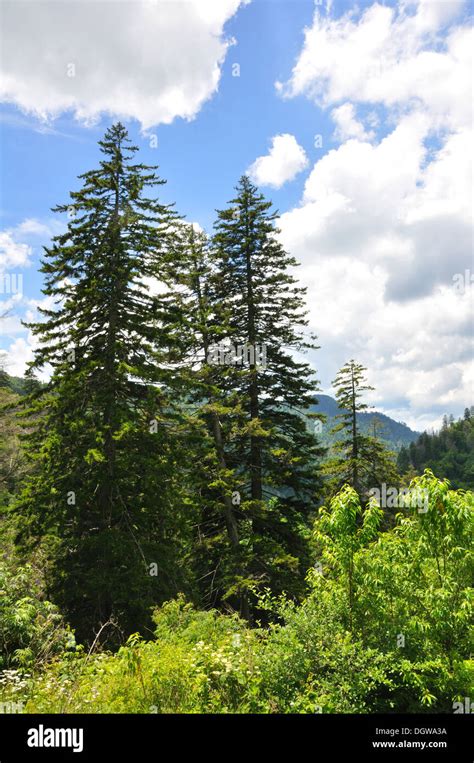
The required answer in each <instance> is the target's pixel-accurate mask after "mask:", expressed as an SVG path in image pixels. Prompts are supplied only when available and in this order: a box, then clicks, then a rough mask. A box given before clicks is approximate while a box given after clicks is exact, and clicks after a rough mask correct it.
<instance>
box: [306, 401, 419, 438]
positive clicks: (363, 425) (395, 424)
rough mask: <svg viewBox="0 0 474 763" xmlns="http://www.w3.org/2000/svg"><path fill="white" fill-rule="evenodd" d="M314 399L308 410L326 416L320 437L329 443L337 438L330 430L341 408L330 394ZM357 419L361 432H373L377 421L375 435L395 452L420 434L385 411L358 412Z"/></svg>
mask: <svg viewBox="0 0 474 763" xmlns="http://www.w3.org/2000/svg"><path fill="white" fill-rule="evenodd" d="M316 399H317V401H318V403H317V405H312V406H310V408H309V410H310V411H311V412H312V413H324V414H325V415H326V416H327V421H326V422H325V424H324V425H323V428H322V432H321V434H320V439H321V440H322V442H323V444H325V445H331V444H332V443H333V442H334V440H335V439H337V435H334V434H332V433H331V431H330V430H331V429H332V428H333V427H334V426H335V425H336V423H337V422H336V420H335V417H336V415H337V414H339V413H342V410H341V408H339V406H338V404H337V401H336V400H335V399H334V398H333V397H331V396H330V395H316ZM357 420H358V423H359V426H360V429H361V431H362V432H363V434H373V428H374V422H376V421H377V422H379V426H378V427H377V436H378V437H379V438H380V439H381V440H384V441H385V442H386V443H387V445H388V446H389V447H390V449H391V450H393V451H396V452H397V451H399V450H400V448H401V447H402V446H407V445H409V444H410V443H411V442H415V441H416V440H417V439H418V437H419V436H420V432H414V431H413V430H412V429H410V427H408V426H407V425H406V424H404V423H403V422H402V421H395V419H392V418H390V416H387V415H386V414H385V413H379V412H378V411H367V412H366V413H358V414H357Z"/></svg>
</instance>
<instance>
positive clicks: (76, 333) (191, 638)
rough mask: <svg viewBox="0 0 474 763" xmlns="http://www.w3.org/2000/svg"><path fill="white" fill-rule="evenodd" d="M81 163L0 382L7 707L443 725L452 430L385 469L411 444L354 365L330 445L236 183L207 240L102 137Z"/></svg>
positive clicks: (115, 134)
mask: <svg viewBox="0 0 474 763" xmlns="http://www.w3.org/2000/svg"><path fill="white" fill-rule="evenodd" d="M99 147H100V151H101V157H102V158H101V160H100V161H99V162H98V164H97V167H96V168H95V169H91V170H88V171H86V172H84V174H83V175H81V177H80V187H79V189H78V190H75V191H73V192H72V193H71V195H70V199H69V200H63V202H62V203H61V204H60V205H59V206H58V207H57V208H56V210H55V211H56V212H57V213H58V214H59V215H62V216H63V218H62V219H64V220H65V223H64V232H61V233H59V234H57V235H56V236H54V237H53V239H52V241H51V243H50V244H49V245H48V246H46V247H45V249H44V257H43V261H42V269H41V272H42V274H43V276H44V287H43V291H44V295H45V297H48V298H49V300H48V304H49V307H48V308H43V309H41V311H40V315H41V317H40V319H39V320H36V321H32V322H31V323H29V324H28V328H29V329H30V331H31V332H32V335H33V336H34V338H35V341H36V345H35V346H36V349H35V353H34V359H33V360H32V361H31V363H29V365H28V370H27V372H26V374H25V378H24V379H23V380H18V379H13V380H12V379H11V378H9V377H8V375H7V374H6V373H3V374H2V377H1V378H0V414H1V415H0V433H1V441H0V542H1V557H0V591H1V593H2V597H1V600H0V671H1V672H0V692H1V701H2V702H3V703H13V704H15V703H16V704H18V706H19V707H20V708H21V709H22V710H24V711H26V712H41V713H43V712H98V713H102V712H140V713H153V712H222V713H227V712H263V713H275V712H284V713H291V712H308V713H315V712H324V713H333V712H347V713H353V712H383V711H390V712H391V711H395V712H415V711H420V710H421V711H427V712H430V711H431V712H432V711H438V712H451V711H452V708H453V706H454V704H453V703H456V702H458V701H459V700H460V698H461V699H462V698H464V697H466V696H469V691H470V686H471V682H472V674H473V671H472V668H473V663H472V660H471V659H470V654H471V649H472V646H471V643H470V617H471V612H472V610H471V604H470V590H471V589H470V585H471V580H472V572H473V564H472V561H473V558H472V508H473V498H474V496H473V494H472V492H466V491H464V490H453V489H452V486H451V485H450V484H449V482H448V481H447V480H446V479H445V477H449V476H450V474H449V469H451V465H452V463H455V464H456V468H459V469H462V475H463V480H464V481H465V482H467V481H468V477H469V474H470V471H469V470H470V469H471V466H469V461H470V459H471V458H472V419H471V417H470V414H469V416H467V418H466V419H465V420H464V421H462V422H459V423H456V424H453V425H451V426H447V427H446V428H445V429H443V431H442V432H441V433H440V434H439V435H438V436H432V437H430V436H428V435H426V436H425V435H424V436H423V437H424V438H425V439H424V440H423V443H424V448H425V450H424V451H422V450H421V444H420V443H421V438H420V440H419V441H418V442H417V444H416V445H415V444H411V445H410V450H409V451H408V452H409V456H410V458H413V461H412V466H413V467H414V468H415V469H417V470H419V471H420V473H419V474H418V476H417V475H416V474H415V473H414V472H413V470H411V471H410V468H409V467H410V464H407V465H404V468H401V467H400V469H397V463H396V456H395V453H394V452H393V450H392V449H391V448H390V447H388V446H389V445H391V446H393V447H395V446H398V444H399V442H400V441H402V440H403V438H404V437H405V438H408V437H411V436H412V435H413V434H414V433H411V432H410V430H407V428H406V427H404V426H403V425H401V424H397V425H395V423H394V422H390V421H387V420H386V417H383V416H380V415H379V414H378V415H377V419H380V422H381V425H380V426H379V425H378V424H377V420H376V419H375V414H373V413H371V412H369V407H368V404H367V402H366V398H367V393H368V392H369V391H370V390H372V389H373V387H372V386H371V384H372V383H376V379H373V378H371V376H372V374H371V372H370V369H367V368H365V367H364V366H363V365H362V364H361V363H360V362H358V361H357V360H355V359H352V358H351V359H348V360H347V362H345V363H344V365H343V366H342V368H340V369H339V370H338V371H337V373H335V378H334V381H333V387H334V395H335V400H336V403H335V407H334V410H333V411H332V413H333V414H334V415H331V416H330V417H329V420H325V422H323V419H324V409H325V408H326V409H327V408H328V405H329V401H330V400H331V398H325V397H324V396H322V403H323V405H322V406H321V407H319V406H318V405H315V396H316V399H318V398H319V395H318V381H317V372H316V370H315V368H314V366H313V365H312V364H310V362H309V361H308V358H307V354H308V352H309V351H313V350H316V349H317V350H318V351H320V352H324V348H322V349H321V350H319V347H318V346H317V337H315V336H314V335H312V334H311V332H309V330H308V321H307V315H306V304H305V289H304V288H302V287H301V286H300V285H299V283H298V281H297V279H296V277H295V275H294V272H295V267H296V266H297V264H298V263H297V262H296V261H295V259H294V258H293V257H292V255H291V254H290V253H289V252H287V251H285V249H283V246H282V245H281V243H280V241H279V238H278V236H277V230H278V229H277V220H278V215H277V213H276V212H275V210H274V209H273V206H272V203H271V202H270V201H269V200H267V199H266V198H265V197H264V196H263V194H261V193H260V191H259V190H258V188H257V187H256V186H255V185H254V184H253V183H252V182H251V181H250V179H249V178H248V177H247V176H246V175H244V176H242V177H241V179H240V180H239V181H238V182H237V185H236V188H235V191H234V195H233V196H232V198H231V200H230V201H228V202H227V203H223V205H222V208H221V209H219V210H218V211H217V213H216V220H215V224H214V230H213V234H212V235H207V234H206V233H204V232H203V231H202V230H200V229H199V228H198V227H197V226H193V225H190V224H188V223H186V222H185V221H184V220H183V218H181V217H180V216H179V214H178V212H177V210H176V209H175V208H174V206H172V205H166V204H164V203H162V202H161V200H160V192H161V187H162V185H163V183H164V181H163V180H162V179H161V177H160V176H159V175H158V174H157V169H158V168H157V167H153V166H145V165H144V164H142V163H139V161H138V160H137V158H136V152H137V150H138V149H137V148H136V147H135V146H133V145H132V144H131V143H130V141H129V139H128V134H127V131H126V130H125V128H124V127H123V126H122V125H121V124H120V123H119V124H115V125H114V126H113V127H111V128H109V129H108V130H107V132H106V134H105V136H104V138H103V139H102V140H101V141H100V143H99ZM150 285H152V287H151V286H150ZM350 354H351V353H350V350H349V352H348V355H349V356H350ZM312 357H313V356H312ZM316 357H317V355H316ZM48 369H49V371H50V373H45V372H46V371H48ZM43 374H44V376H43ZM39 378H45V379H46V381H44V382H42V383H40V382H39ZM384 425H389V427H390V428H389V433H388V434H389V435H390V436H389V437H387V433H386V431H384V429H383V426H384ZM325 428H327V436H326V439H325V437H323V436H321V435H322V433H323V432H324V431H325ZM329 434H330V448H328V447H326V446H327V444H328V437H329ZM427 443H429V444H430V448H431V451H430V454H431V455H432V456H433V458H434V462H433V471H429V470H427V471H425V472H424V473H422V470H423V469H424V467H425V465H427V464H428V461H427V453H428V450H427V448H428V445H427ZM448 443H449V447H450V448H451V452H454V450H455V452H456V454H457V456H456V458H454V456H453V459H454V460H452V459H451V460H450V457H448V456H447V455H445V453H446V448H447V444H448ZM469 452H470V455H468V454H469ZM406 453H407V451H406V450H403V449H402V451H401V454H400V456H399V465H400V459H401V458H403V454H406ZM458 456H459V458H458ZM456 459H457V460H456ZM405 467H406V468H405ZM460 486H462V485H460Z"/></svg>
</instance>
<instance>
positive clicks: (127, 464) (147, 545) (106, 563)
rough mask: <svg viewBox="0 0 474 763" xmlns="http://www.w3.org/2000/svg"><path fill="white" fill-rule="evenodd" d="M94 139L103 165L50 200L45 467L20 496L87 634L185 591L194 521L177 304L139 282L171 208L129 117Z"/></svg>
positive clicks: (169, 234) (40, 360)
mask: <svg viewBox="0 0 474 763" xmlns="http://www.w3.org/2000/svg"><path fill="white" fill-rule="evenodd" d="M99 145H100V149H101V151H102V153H103V159H102V160H101V161H100V165H99V168H98V169H96V170H91V171H89V172H86V173H85V174H84V175H82V176H81V180H82V188H80V190H78V191H74V192H72V193H71V202H70V204H69V205H61V206H58V207H57V208H56V209H55V211H57V212H60V213H67V214H68V217H69V221H68V225H67V231H66V232H65V233H63V234H61V235H58V236H56V237H55V238H54V239H53V242H52V245H51V246H50V247H48V248H45V257H44V261H43V265H42V272H43V273H44V274H45V286H44V293H45V295H46V296H48V297H50V298H51V300H52V301H53V303H54V306H53V309H43V310H41V312H42V313H43V316H44V320H43V321H40V322H38V323H34V324H30V325H29V328H30V329H31V330H32V332H33V333H34V335H35V336H36V337H37V338H38V340H39V349H38V350H37V351H36V354H35V359H34V361H33V363H32V364H31V373H32V372H33V370H36V369H40V368H44V367H46V368H47V367H50V368H51V369H52V374H51V378H50V380H49V382H48V383H47V384H46V385H45V386H44V387H43V388H42V389H41V390H40V392H39V393H38V390H36V391H35V393H34V395H33V396H31V398H30V402H31V406H30V415H31V416H34V417H36V418H38V417H39V424H38V427H37V430H36V432H35V434H34V435H33V437H32V439H31V443H30V448H29V450H30V454H31V456H32V457H33V458H34V459H35V460H36V462H37V463H36V470H35V473H34V477H32V479H31V480H30V482H29V484H28V485H27V487H26V489H25V491H24V493H23V495H22V497H21V500H20V502H19V506H18V512H19V514H20V517H21V523H20V533H19V539H20V540H25V541H26V540H27V539H28V538H31V537H32V536H33V537H34V536H35V535H38V536H39V537H41V538H42V543H43V546H44V548H45V549H46V550H47V553H48V556H49V559H50V562H49V568H48V569H49V577H48V583H49V588H50V591H51V594H52V595H53V596H54V597H55V599H56V600H57V601H58V603H59V604H60V605H62V606H63V607H64V609H65V611H66V612H67V613H68V615H69V616H70V618H71V620H72V624H73V625H74V626H75V627H76V628H77V629H78V633H79V636H80V637H83V638H89V639H90V638H92V637H93V635H94V630H96V629H97V627H98V626H99V625H100V624H101V623H102V624H103V623H105V622H107V621H108V620H109V619H111V618H113V619H115V620H116V621H117V622H118V624H119V626H120V627H121V628H123V629H124V630H125V631H129V630H131V629H132V630H135V631H136V630H137V629H139V628H141V627H144V626H145V624H146V622H147V617H148V609H149V607H150V605H151V604H152V603H154V602H157V601H161V600H163V598H168V597H169V596H172V595H174V594H175V593H176V592H177V590H179V589H180V588H181V587H182V576H183V565H182V564H181V565H180V562H179V558H180V546H181V542H182V538H183V537H184V536H183V533H184V534H185V532H186V531H185V526H186V522H187V520H186V519H185V518H184V519H183V515H182V511H181V506H182V481H183V478H182V476H179V467H181V466H182V463H178V461H179V458H180V453H181V437H180V436H179V434H178V432H179V417H178V414H177V413H176V412H175V411H174V408H173V405H172V402H171V395H170V390H171V389H172V388H173V385H174V383H175V381H174V375H173V373H172V369H171V367H170V363H169V359H170V357H171V356H172V355H173V352H175V350H176V346H177V344H178V339H177V337H176V335H177V323H176V314H175V312H173V311H174V308H173V303H172V299H171V296H170V294H166V293H164V294H159V295H157V296H153V297H152V296H151V295H150V293H149V291H148V288H147V286H146V283H145V280H144V279H146V278H152V277H159V276H160V273H161V271H162V270H163V271H164V270H165V269H166V267H167V261H168V259H169V257H170V252H172V250H173V228H174V226H175V218H176V214H175V213H174V212H173V210H172V209H171V208H170V207H169V206H165V205H163V204H162V203H160V202H159V201H158V200H156V199H155V198H152V197H151V195H150V191H152V190H153V189H154V188H155V187H157V186H160V185H161V184H162V183H163V182H164V181H163V180H161V179H160V178H159V177H158V176H157V174H156V172H155V170H156V169H157V168H156V167H147V166H145V165H143V164H134V163H133V155H134V153H135V152H136V151H137V148H136V147H134V146H132V145H130V141H129V140H128V137H127V131H126V130H125V128H124V127H123V126H122V125H121V124H116V125H114V126H113V127H111V128H110V129H108V130H107V132H106V134H105V137H104V139H103V140H102V141H100V142H99Z"/></svg>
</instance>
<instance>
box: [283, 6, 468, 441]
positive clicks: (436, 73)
mask: <svg viewBox="0 0 474 763" xmlns="http://www.w3.org/2000/svg"><path fill="white" fill-rule="evenodd" d="M463 7H465V4H464V3H462V2H458V1H457V0H455V2H453V3H439V2H433V1H432V0H416V2H415V1H413V2H403V1H402V2H400V3H399V4H398V6H396V7H393V8H392V7H386V6H382V5H380V4H378V3H374V4H373V5H371V6H370V7H368V8H367V9H365V10H364V11H363V12H360V11H358V10H354V11H351V12H349V13H345V14H344V15H342V16H340V17H339V18H332V17H330V16H329V15H328V16H326V17H323V15H322V14H321V13H320V12H319V11H317V12H316V14H315V16H314V20H313V24H312V26H311V27H310V28H309V29H307V30H306V32H305V41H304V45H303V49H302V51H301V53H300V55H299V56H298V59H297V62H296V64H295V66H294V68H293V71H292V74H291V77H290V78H289V80H288V82H287V83H286V84H285V85H280V86H279V89H280V92H281V93H282V94H283V95H284V96H285V97H296V96H298V95H304V96H306V97H309V98H310V99H311V100H313V101H314V102H315V105H316V106H319V108H322V109H329V108H330V109H331V117H332V119H333V121H334V123H335V128H336V130H335V137H336V138H337V140H338V141H339V142H340V143H341V145H339V146H338V147H337V148H335V149H333V150H330V151H328V152H327V153H326V154H325V155H324V156H323V157H322V158H321V159H319V160H318V161H317V162H316V163H315V164H314V166H313V168H312V170H311V172H310V174H309V176H308V178H307V180H306V184H305V188H304V193H303V196H302V199H301V202H300V204H299V205H298V206H297V207H295V208H294V209H291V210H289V211H288V212H287V213H285V214H284V215H283V216H282V218H281V221H280V228H281V237H282V242H283V244H284V245H285V247H286V248H287V249H289V250H290V251H291V252H292V253H293V254H294V255H295V256H296V257H297V258H298V259H299V260H300V261H301V262H302V263H303V267H302V268H300V269H299V273H298V274H299V276H300V277H301V278H302V280H303V281H304V282H305V283H306V284H308V285H309V292H308V296H309V300H310V303H311V306H312V307H311V325H312V327H313V328H314V329H315V330H316V331H317V332H318V333H319V336H320V340H321V344H322V345H323V346H324V348H325V353H324V356H323V353H320V357H318V358H317V364H318V367H319V369H320V375H321V378H322V380H323V383H324V384H325V388H326V390H327V391H330V390H329V389H328V386H327V385H328V383H329V381H330V379H332V378H334V375H335V372H336V371H337V369H338V368H339V367H340V366H341V365H342V364H343V363H344V362H345V361H346V360H347V359H348V358H349V357H356V358H358V359H360V360H361V361H362V362H363V363H364V364H365V365H367V366H368V368H369V369H370V370H371V375H372V381H373V382H374V383H375V384H376V387H377V393H376V396H375V397H374V402H376V404H377V406H378V408H379V409H381V410H384V411H385V412H387V413H389V414H390V415H394V416H396V417H397V418H399V419H403V420H405V421H407V423H409V424H411V425H412V426H413V427H415V428H418V429H423V428H425V427H427V426H433V425H436V424H438V423H439V420H440V418H441V416H442V414H443V413H445V412H446V411H451V410H452V411H453V412H455V413H456V412H457V411H460V410H462V408H463V407H464V406H465V405H470V404H472V403H473V393H474V387H473V379H474V372H473V365H472V353H473V320H472V319H473V314H472V308H473V300H474V293H473V284H472V280H473V279H472V277H471V276H470V274H471V273H472V271H473V270H474V266H473V261H472V213H471V209H472V149H471V136H470V121H471V111H470V98H469V91H470V87H471V84H472V75H471V69H470V57H471V54H470V50H469V47H468V46H469V44H470V43H469V39H470V36H471V31H470V29H469V27H468V25H467V23H464V24H463V23H462V20H461V21H460V20H459V16H458V14H459V13H460V11H461V10H462V8H463ZM358 104H361V105H363V106H364V107H367V106H368V107H369V108H375V109H377V119H380V121H381V130H380V134H379V135H378V136H377V137H376V136H375V135H374V134H373V133H371V132H368V131H367V127H366V126H365V125H364V120H363V119H358V117H357V113H358V109H356V105H358ZM366 121H368V120H367V118H366ZM371 122H372V124H371V126H376V120H375V119H374V118H373V114H372V118H371ZM377 126H378V125H377ZM462 274H464V276H463V275H462ZM463 278H464V288H463V289H456V288H455V282H457V281H459V280H461V281H462V280H463Z"/></svg>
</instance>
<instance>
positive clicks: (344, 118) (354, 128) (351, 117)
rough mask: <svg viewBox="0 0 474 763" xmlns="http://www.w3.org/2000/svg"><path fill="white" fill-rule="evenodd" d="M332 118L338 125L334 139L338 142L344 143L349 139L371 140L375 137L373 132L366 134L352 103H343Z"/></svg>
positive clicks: (333, 112) (335, 110)
mask: <svg viewBox="0 0 474 763" xmlns="http://www.w3.org/2000/svg"><path fill="white" fill-rule="evenodd" d="M331 117H332V118H333V121H334V122H335V123H336V129H335V131H334V137H335V138H336V140H339V141H344V140H348V139H349V138H357V140H370V139H371V138H373V137H374V133H373V132H366V129H365V127H364V125H363V124H362V122H359V120H358V119H357V118H356V111H355V108H354V105H353V104H352V103H343V104H342V106H338V107H337V109H333V110H332V112H331Z"/></svg>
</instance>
